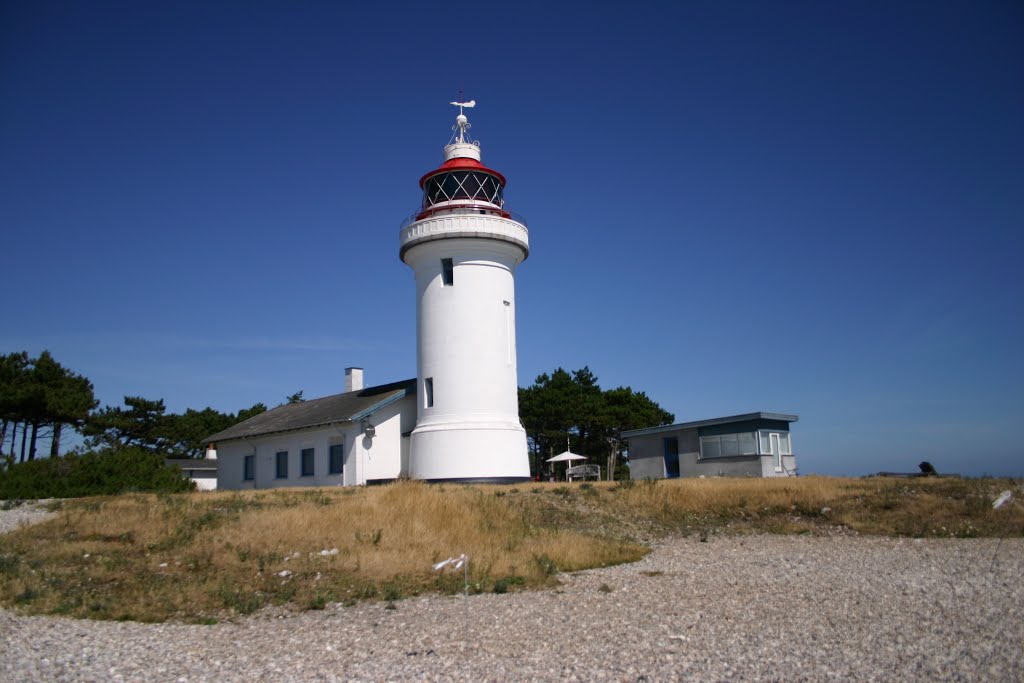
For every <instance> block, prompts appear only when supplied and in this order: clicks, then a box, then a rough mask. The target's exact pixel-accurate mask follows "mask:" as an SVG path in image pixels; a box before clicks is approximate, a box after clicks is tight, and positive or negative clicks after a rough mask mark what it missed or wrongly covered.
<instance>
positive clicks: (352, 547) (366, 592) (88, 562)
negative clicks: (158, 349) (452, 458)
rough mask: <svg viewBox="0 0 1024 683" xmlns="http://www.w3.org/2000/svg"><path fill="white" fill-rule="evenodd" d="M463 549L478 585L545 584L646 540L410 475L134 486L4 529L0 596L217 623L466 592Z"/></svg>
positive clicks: (617, 558)
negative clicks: (272, 607)
mask: <svg viewBox="0 0 1024 683" xmlns="http://www.w3.org/2000/svg"><path fill="white" fill-rule="evenodd" d="M462 552H465V553H467V554H468V555H469V556H470V558H471V564H470V569H471V575H470V581H471V586H472V590H476V591H482V590H494V588H495V584H496V583H497V582H498V581H502V582H503V583H502V586H501V588H502V589H504V590H507V588H508V586H510V585H511V586H519V585H527V586H540V585H544V584H546V583H548V582H549V581H551V580H553V578H552V577H553V575H554V574H555V573H556V572H557V571H558V570H575V569H581V568H585V567H593V566H602V565H608V564H613V563H621V562H628V561H632V560H635V559H637V558H639V557H642V556H643V555H644V554H645V553H646V552H647V551H646V549H645V548H643V547H642V546H639V545H637V544H634V543H630V542H628V541H624V540H613V539H609V538H607V537H605V538H599V537H594V536H588V535H585V534H580V533H577V532H574V531H571V530H563V529H553V528H548V527H542V526H535V525H531V524H529V523H528V522H527V521H526V517H525V516H524V515H523V514H521V511H520V510H519V509H518V508H517V506H516V505H513V504H510V502H509V501H508V500H507V499H505V498H503V497H499V496H494V495H491V494H490V492H488V491H485V490H482V489H477V488H471V487H441V486H428V485H425V484H419V483H399V484H395V485H393V486H384V487H374V488H368V489H360V490H353V489H343V490H339V489H311V490H295V489H293V490H288V491H274V492H238V493H212V494H177V495H163V496H159V495H127V496H120V497H113V498H96V499H85V500H79V501H71V502H68V503H66V504H65V505H64V508H63V509H62V510H61V512H60V515H59V517H58V518H57V519H55V520H52V521H49V522H46V523H44V524H41V525H38V526H35V527H30V528H27V529H23V530H20V531H18V532H15V533H13V534H10V535H9V536H5V537H2V538H0V600H2V601H3V602H4V603H6V604H16V605H22V606H24V607H26V608H27V609H29V610H30V611H34V612H50V613H67V614H72V615H75V616H82V617H95V618H104V619H136V620H158V621H160V620H164V619H168V618H172V619H183V620H199V621H204V620H210V619H218V618H223V617H224V616H227V615H229V614H231V613H243V614H244V613H249V612H252V611H254V610H256V609H258V608H260V607H262V606H264V605H266V604H284V603H289V604H292V605H295V606H298V607H304V608H318V607H323V605H324V604H326V603H327V602H348V601H354V600H358V599H369V598H381V599H385V600H396V599H399V598H401V597H404V596H407V595H412V594H417V593H419V592H421V591H442V592H455V591H460V590H461V589H462V575H461V572H460V573H458V574H451V573H449V574H437V573H435V572H434V571H432V569H431V566H430V565H431V564H432V563H433V562H436V561H438V560H441V559H445V558H447V557H448V556H450V555H453V554H455V555H457V554H459V553H462Z"/></svg>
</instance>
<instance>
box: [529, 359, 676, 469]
mask: <svg viewBox="0 0 1024 683" xmlns="http://www.w3.org/2000/svg"><path fill="white" fill-rule="evenodd" d="M519 417H520V419H521V420H522V422H523V427H524V428H525V429H526V437H527V443H528V445H529V448H530V471H531V472H534V473H544V472H547V471H549V467H550V464H549V463H547V462H546V460H547V459H548V458H550V457H552V456H555V455H558V454H559V453H561V452H562V451H564V450H571V451H572V452H574V453H577V454H579V455H584V456H587V457H588V458H589V462H590V463H593V464H600V465H602V471H603V472H602V473H603V475H604V476H606V477H607V473H609V472H610V473H612V474H613V475H614V478H615V479H623V478H628V474H627V470H626V466H625V463H624V461H623V458H622V457H620V456H621V455H622V450H623V443H622V432H624V431H627V430H630V429H643V428H645V427H656V426H659V425H667V424H672V423H673V422H674V421H675V415H673V414H672V413H669V412H667V411H665V410H663V409H662V407H661V406H659V405H658V404H657V403H655V402H654V401H652V400H651V399H650V398H648V396H647V395H646V394H645V393H643V392H642V391H634V390H633V389H632V388H630V387H616V388H614V389H607V390H604V389H601V387H600V385H599V384H598V382H597V377H596V376H595V375H594V373H593V372H591V371H590V368H589V367H583V368H581V369H579V370H574V371H572V372H568V371H566V370H564V369H563V368H557V369H556V370H555V371H554V372H552V373H551V374H550V375H549V374H547V373H544V374H541V375H539V376H538V377H537V379H536V380H534V383H533V384H532V385H531V386H529V387H525V388H523V387H520V388H519ZM608 478H612V477H608Z"/></svg>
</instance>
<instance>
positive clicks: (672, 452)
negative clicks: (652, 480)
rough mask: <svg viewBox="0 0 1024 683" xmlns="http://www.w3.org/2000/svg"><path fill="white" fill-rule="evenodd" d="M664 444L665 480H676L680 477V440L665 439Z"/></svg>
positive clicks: (673, 438)
mask: <svg viewBox="0 0 1024 683" xmlns="http://www.w3.org/2000/svg"><path fill="white" fill-rule="evenodd" d="M662 443H663V444H664V447H665V478H666V479H675V478H677V477H678V476H679V439H677V438H675V437H672V438H670V439H663V440H662Z"/></svg>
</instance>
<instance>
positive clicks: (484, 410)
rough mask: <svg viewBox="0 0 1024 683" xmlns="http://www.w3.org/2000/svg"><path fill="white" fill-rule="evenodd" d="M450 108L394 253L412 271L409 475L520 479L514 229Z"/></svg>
mask: <svg viewBox="0 0 1024 683" xmlns="http://www.w3.org/2000/svg"><path fill="white" fill-rule="evenodd" d="M452 104H453V105H455V106H457V107H458V108H459V114H458V116H457V117H456V119H455V125H454V126H453V128H452V130H453V131H454V133H453V135H452V139H451V141H450V142H449V144H448V145H447V146H445V148H444V159H445V160H444V163H443V164H441V166H440V167H439V168H437V169H435V170H433V171H430V172H429V173H427V174H426V175H424V176H423V177H422V178H420V188H421V189H422V191H423V195H422V197H423V199H422V203H421V205H420V208H419V210H418V211H417V212H416V214H414V216H413V217H412V220H411V221H410V222H409V223H408V224H405V225H403V226H402V229H401V233H400V250H399V256H400V257H401V259H402V261H403V262H405V263H406V264H407V265H408V266H409V267H410V268H412V269H413V271H414V272H415V275H416V381H417V391H416V394H417V397H416V398H417V409H416V416H417V419H416V428H415V429H414V430H413V432H412V437H411V443H410V453H409V470H408V471H409V474H410V476H411V477H412V478H414V479H426V480H430V481H464V482H514V481H524V480H527V479H529V477H530V465H529V460H528V457H527V450H526V432H525V430H524V429H523V426H522V423H521V422H520V421H519V396H518V378H517V374H516V300H515V271H516V266H518V265H519V264H520V263H522V262H523V261H524V260H526V257H527V256H528V255H529V251H530V248H529V239H528V234H527V230H526V224H525V221H523V220H522V219H521V218H519V217H518V216H516V217H513V215H512V214H511V213H509V212H508V211H507V210H506V209H505V202H504V199H503V194H504V190H505V177H504V176H503V175H502V174H501V173H499V172H497V171H495V170H492V169H490V168H488V167H486V166H484V164H483V163H481V157H480V143H479V142H476V141H473V140H472V139H471V138H470V136H469V129H470V124H469V120H468V118H467V117H466V115H465V110H466V109H468V108H471V107H473V106H475V104H476V102H475V101H470V102H452Z"/></svg>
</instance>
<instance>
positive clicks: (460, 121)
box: [448, 90, 476, 144]
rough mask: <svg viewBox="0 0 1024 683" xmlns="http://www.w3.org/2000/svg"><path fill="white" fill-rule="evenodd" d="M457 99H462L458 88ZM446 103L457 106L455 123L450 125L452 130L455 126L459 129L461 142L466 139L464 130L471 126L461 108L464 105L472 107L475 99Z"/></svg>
mask: <svg viewBox="0 0 1024 683" xmlns="http://www.w3.org/2000/svg"><path fill="white" fill-rule="evenodd" d="M459 99H460V100H461V99H462V91H461V90H459ZM448 104H452V105H455V106H456V107H458V108H459V115H458V116H456V117H455V125H454V126H452V130H455V129H456V128H458V129H459V144H462V143H464V142H465V141H466V131H467V130H469V129H470V128H472V126H471V125H469V119H467V118H466V115H465V114H463V113H462V108H463V107H466V108H468V109H472V108H473V107H475V106H476V100H470V101H469V102H449V103H448Z"/></svg>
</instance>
